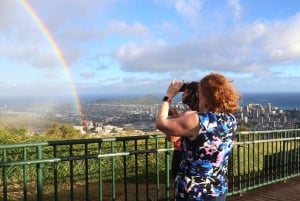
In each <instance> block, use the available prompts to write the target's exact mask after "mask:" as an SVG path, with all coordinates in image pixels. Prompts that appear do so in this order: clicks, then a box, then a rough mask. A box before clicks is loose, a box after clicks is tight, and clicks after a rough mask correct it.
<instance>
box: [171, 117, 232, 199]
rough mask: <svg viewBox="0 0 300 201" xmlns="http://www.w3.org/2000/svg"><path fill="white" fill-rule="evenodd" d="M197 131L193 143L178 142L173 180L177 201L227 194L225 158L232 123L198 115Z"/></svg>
mask: <svg viewBox="0 0 300 201" xmlns="http://www.w3.org/2000/svg"><path fill="white" fill-rule="evenodd" d="M198 115H199V122H200V130H199V135H198V136H197V138H196V139H194V140H189V139H188V138H186V137H183V138H182V149H183V151H184V160H183V161H182V162H181V164H180V167H179V170H178V173H177V177H176V179H175V197H176V199H178V200H182V199H185V200H198V201H201V200H207V199H209V198H211V197H217V196H219V195H220V194H222V193H225V192H226V191H227V188H228V185H227V177H226V173H227V168H228V156H229V154H230V153H231V152H232V148H233V137H234V133H235V131H236V128H237V124H236V119H235V117H234V116H233V115H232V114H228V113H213V112H208V113H198Z"/></svg>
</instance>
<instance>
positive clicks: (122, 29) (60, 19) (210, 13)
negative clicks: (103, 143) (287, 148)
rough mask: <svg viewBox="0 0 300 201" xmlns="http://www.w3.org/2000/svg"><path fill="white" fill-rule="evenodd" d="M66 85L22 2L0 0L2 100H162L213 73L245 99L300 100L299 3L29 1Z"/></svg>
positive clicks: (251, 0)
mask: <svg viewBox="0 0 300 201" xmlns="http://www.w3.org/2000/svg"><path fill="white" fill-rule="evenodd" d="M27 2H28V3H29V4H30V5H31V7H32V8H33V9H34V10H35V11H36V13H37V15H39V17H40V19H41V20H42V21H43V22H44V24H45V25H46V27H47V29H48V30H49V32H50V33H51V35H52V37H53V38H54V39H55V41H56V43H57V44H58V46H59V48H60V50H61V52H62V54H63V57H64V58H65V59H66V61H67V63H68V66H69V68H70V72H71V77H72V80H70V79H69V78H68V75H67V73H66V71H65V70H64V68H63V66H62V64H61V62H60V61H59V59H58V57H57V55H56V54H55V52H54V50H53V48H52V47H51V45H50V44H49V41H47V40H46V38H45V35H44V34H43V33H42V31H41V30H40V28H39V27H38V26H37V24H36V23H35V22H34V20H33V18H32V17H31V16H30V14H29V13H28V12H27V11H26V9H25V8H24V6H22V4H21V3H20V1H19V0H1V2H0V12H1V18H0V29H1V30H0V43H1V46H0V55H1V56H0V68H1V73H0V92H1V94H5V96H6V97H13V98H20V99H22V98H25V97H27V96H38V97H46V98H51V97H56V96H60V95H66V96H67V95H71V96H72V93H71V90H72V87H71V86H72V85H75V87H76V89H77V91H78V93H79V94H81V95H82V94H92V95H95V96H96V95H97V96H98V95H99V96H104V95H108V94H109V95H116V96H117V95H118V96H119V95H135V94H141V95H147V94H162V95H163V94H164V93H165V90H166V87H167V86H168V84H169V82H170V81H171V79H172V78H176V79H177V80H185V81H192V80H200V79H201V77H203V76H205V75H206V74H208V73H210V72H219V73H222V74H224V75H226V76H227V77H229V78H230V79H231V80H233V84H234V85H235V86H236V87H237V88H238V89H239V90H240V91H241V92H242V93H247V92H286V91H295V92H300V87H299V83H300V1H299V0H287V1H283V0H101V1H100V0H88V1H84V0H51V1H41V0H28V1H27Z"/></svg>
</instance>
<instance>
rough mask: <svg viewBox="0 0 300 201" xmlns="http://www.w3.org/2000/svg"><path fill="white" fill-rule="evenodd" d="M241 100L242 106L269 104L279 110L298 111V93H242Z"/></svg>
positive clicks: (299, 106) (299, 101)
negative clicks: (296, 109)
mask: <svg viewBox="0 0 300 201" xmlns="http://www.w3.org/2000/svg"><path fill="white" fill-rule="evenodd" d="M242 98H243V100H242V103H241V105H242V106H245V105H247V104H250V103H257V104H261V105H263V106H267V105H268V103H271V105H272V107H278V108H279V109H285V110H293V109H295V108H298V109H300V92H298V93H297V92H286V93H244V94H242Z"/></svg>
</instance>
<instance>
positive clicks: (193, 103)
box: [167, 82, 199, 180]
mask: <svg viewBox="0 0 300 201" xmlns="http://www.w3.org/2000/svg"><path fill="white" fill-rule="evenodd" d="M197 92H198V82H191V83H188V84H187V86H186V87H185V90H184V92H183V93H182V99H181V100H182V103H183V104H185V105H187V106H188V109H187V110H186V111H184V112H182V113H178V111H177V110H176V109H175V108H170V110H169V115H170V117H172V118H178V117H180V116H183V115H188V114H191V113H195V111H198V110H199V99H198V96H197ZM167 139H168V140H169V141H170V142H174V151H173V156H172V178H173V180H175V178H176V175H177V172H178V168H179V165H180V163H181V161H182V160H183V153H182V148H181V137H179V136H172V135H168V136H167Z"/></svg>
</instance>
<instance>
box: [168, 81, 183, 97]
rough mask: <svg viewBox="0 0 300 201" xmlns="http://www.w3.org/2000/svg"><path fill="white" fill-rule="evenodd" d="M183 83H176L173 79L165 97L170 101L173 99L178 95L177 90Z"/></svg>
mask: <svg viewBox="0 0 300 201" xmlns="http://www.w3.org/2000/svg"><path fill="white" fill-rule="evenodd" d="M183 83H184V82H180V81H176V80H175V79H173V80H172V82H171V83H170V85H169V87H168V89H167V92H166V96H168V97H169V98H170V99H172V98H174V97H175V96H176V95H177V94H178V92H179V89H180V88H181V86H182V85H183Z"/></svg>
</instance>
